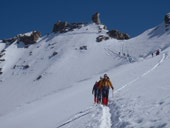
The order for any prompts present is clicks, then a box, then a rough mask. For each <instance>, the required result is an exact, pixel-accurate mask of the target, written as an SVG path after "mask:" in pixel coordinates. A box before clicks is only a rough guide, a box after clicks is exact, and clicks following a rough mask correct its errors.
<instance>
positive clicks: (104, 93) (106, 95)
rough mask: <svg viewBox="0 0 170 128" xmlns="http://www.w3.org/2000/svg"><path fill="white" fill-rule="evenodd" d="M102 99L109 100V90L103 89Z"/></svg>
mask: <svg viewBox="0 0 170 128" xmlns="http://www.w3.org/2000/svg"><path fill="white" fill-rule="evenodd" d="M102 97H103V98H108V97H109V88H107V87H103V89H102Z"/></svg>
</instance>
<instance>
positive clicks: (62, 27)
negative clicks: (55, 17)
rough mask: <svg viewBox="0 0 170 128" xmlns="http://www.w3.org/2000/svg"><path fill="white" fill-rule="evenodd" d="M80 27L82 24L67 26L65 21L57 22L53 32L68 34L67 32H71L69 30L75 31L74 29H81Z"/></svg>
mask: <svg viewBox="0 0 170 128" xmlns="http://www.w3.org/2000/svg"><path fill="white" fill-rule="evenodd" d="M82 25H83V23H72V24H68V22H67V21H65V22H57V23H56V24H54V27H53V32H60V33H64V32H68V31H71V30H73V29H76V28H81V27H82Z"/></svg>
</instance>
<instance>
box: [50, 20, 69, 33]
mask: <svg viewBox="0 0 170 128" xmlns="http://www.w3.org/2000/svg"><path fill="white" fill-rule="evenodd" d="M67 26H68V22H67V21H65V22H57V23H56V24H54V27H53V32H61V33H62V32H66V27H67Z"/></svg>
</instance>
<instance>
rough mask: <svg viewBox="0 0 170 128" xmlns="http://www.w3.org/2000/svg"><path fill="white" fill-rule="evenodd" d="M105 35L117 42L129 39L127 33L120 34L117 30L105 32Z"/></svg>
mask: <svg viewBox="0 0 170 128" xmlns="http://www.w3.org/2000/svg"><path fill="white" fill-rule="evenodd" d="M107 34H108V35H109V36H110V37H111V38H115V39H118V40H127V39H130V36H129V35H128V34H127V33H121V32H120V31H118V30H110V31H108V32H107Z"/></svg>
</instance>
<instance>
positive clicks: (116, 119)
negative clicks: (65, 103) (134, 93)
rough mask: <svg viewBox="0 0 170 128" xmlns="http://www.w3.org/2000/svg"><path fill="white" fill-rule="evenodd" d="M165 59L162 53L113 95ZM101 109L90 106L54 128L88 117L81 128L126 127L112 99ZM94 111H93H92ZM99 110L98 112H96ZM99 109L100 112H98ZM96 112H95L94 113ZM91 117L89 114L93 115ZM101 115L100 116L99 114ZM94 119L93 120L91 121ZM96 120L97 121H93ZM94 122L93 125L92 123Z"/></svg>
mask: <svg viewBox="0 0 170 128" xmlns="http://www.w3.org/2000/svg"><path fill="white" fill-rule="evenodd" d="M166 57H167V54H166V53H163V55H162V58H161V60H160V61H159V62H158V63H156V64H155V65H154V66H153V67H152V68H151V69H150V70H148V71H146V72H145V73H143V74H142V75H140V76H139V77H137V78H135V79H134V80H132V81H130V82H129V83H127V84H125V85H123V86H122V87H121V88H119V89H117V90H115V92H114V94H116V93H118V92H120V91H122V90H123V89H124V88H126V87H128V86H131V85H132V84H133V83H134V82H136V81H137V80H139V79H141V78H142V77H144V76H146V75H148V74H149V73H151V72H152V71H154V70H155V69H156V68H157V67H158V66H159V65H160V64H161V63H162V62H164V60H165V58H166ZM100 107H101V108H97V106H90V107H89V108H88V109H86V110H84V111H80V112H78V113H77V114H75V115H74V116H73V117H72V118H70V119H69V120H67V121H66V122H64V123H62V124H61V125H59V126H57V127H56V128H62V127H72V126H73V125H75V124H74V123H73V122H75V121H77V120H79V119H81V118H83V117H85V116H88V117H89V118H90V119H91V118H92V120H90V119H89V121H86V123H84V124H83V125H82V126H81V127H85V128H89V127H92V128H94V127H96V128H98V127H99V128H123V127H125V126H126V125H128V124H129V123H128V122H123V121H122V120H121V118H120V112H119V106H117V105H116V103H115V101H114V100H113V99H112V100H111V101H110V103H109V106H108V107H106V106H103V105H101V106H100ZM93 109H95V110H93ZM98 109H99V110H98ZM100 109H101V110H100ZM96 110H97V112H95V111H96ZM93 112H94V114H93V115H91V113H93ZM99 113H100V114H101V115H100V114H99ZM93 118H94V119H93ZM95 120H98V121H95ZM92 122H95V123H92ZM96 122H97V123H96Z"/></svg>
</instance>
